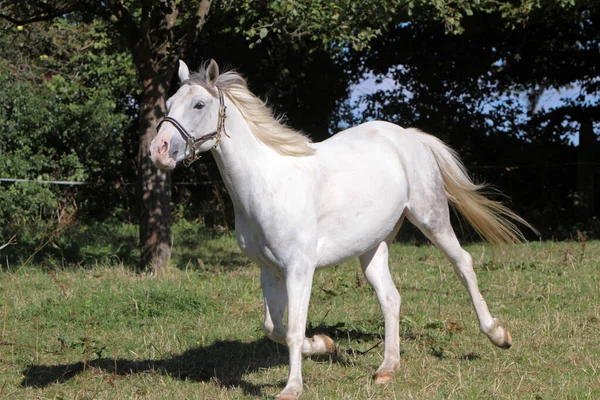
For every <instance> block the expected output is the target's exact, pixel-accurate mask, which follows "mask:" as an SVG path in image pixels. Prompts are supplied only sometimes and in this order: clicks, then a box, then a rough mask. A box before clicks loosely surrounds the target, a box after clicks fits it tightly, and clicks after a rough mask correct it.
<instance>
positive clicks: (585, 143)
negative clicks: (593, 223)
mask: <svg viewBox="0 0 600 400" xmlns="http://www.w3.org/2000/svg"><path fill="white" fill-rule="evenodd" d="M596 145H597V140H596V135H595V134H594V127H593V124H592V119H591V118H586V119H584V120H583V121H581V126H580V128H579V146H578V148H577V153H578V154H577V159H578V160H577V161H578V166H577V192H578V194H579V196H578V201H579V204H578V207H577V209H578V211H579V212H578V214H579V215H578V218H579V219H580V222H587V221H588V219H589V218H591V217H592V216H594V215H595V211H596V210H595V199H594V191H595V187H594V186H595V185H594V183H595V182H594V173H595V165H594V163H595V162H596V161H597V160H596Z"/></svg>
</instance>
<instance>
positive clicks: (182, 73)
mask: <svg viewBox="0 0 600 400" xmlns="http://www.w3.org/2000/svg"><path fill="white" fill-rule="evenodd" d="M189 78H190V69H189V68H188V66H187V65H186V63H184V62H183V61H181V60H179V83H183V82H184V81H187V80H188V79H189Z"/></svg>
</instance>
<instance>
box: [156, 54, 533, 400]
mask: <svg viewBox="0 0 600 400" xmlns="http://www.w3.org/2000/svg"><path fill="white" fill-rule="evenodd" d="M179 79H180V80H181V87H180V88H179V90H178V91H177V93H175V95H173V97H171V98H170V99H169V100H168V101H167V113H168V117H166V118H165V119H164V120H163V121H162V122H161V124H160V125H159V127H158V134H157V135H156V137H155V138H154V140H153V142H152V144H151V147H150V155H151V157H152V160H153V162H154V163H155V165H157V166H158V167H160V168H166V169H172V168H174V167H175V165H176V163H177V162H179V161H185V160H187V161H188V162H190V161H193V160H194V159H196V158H197V156H198V154H200V153H202V152H205V151H208V150H212V153H213V155H214V157H215V159H216V161H217V164H218V166H219V170H220V171H221V175H222V177H223V180H224V182H225V185H226V186H227V190H228V191H229V194H230V195H231V198H232V200H233V204H234V209H235V229H236V234H237V240H238V243H239V245H240V247H241V249H242V251H243V252H244V253H245V254H246V255H247V256H248V257H249V258H250V259H252V260H253V261H254V262H256V263H257V264H258V265H259V266H260V269H261V275H260V278H261V284H262V289H263V294H264V300H265V320H264V331H265V333H266V335H267V336H268V337H269V338H270V339H272V340H274V341H275V342H277V343H281V344H284V345H287V346H288V348H289V358H290V370H289V377H288V381H287V384H286V386H285V388H284V389H283V391H282V392H281V393H280V394H279V398H280V399H297V398H298V397H299V396H300V394H301V393H302V373H301V360H302V357H303V356H309V355H315V354H327V353H331V352H333V351H334V349H335V345H334V342H333V340H332V339H331V338H329V337H327V336H325V335H316V336H313V337H311V338H307V337H305V329H306V319H307V312H308V305H309V298H310V293H311V286H312V279H313V274H314V272H315V270H316V269H317V268H322V267H326V266H330V265H335V264H339V263H342V262H344V261H345V260H348V259H349V258H352V257H358V258H359V260H360V265H361V267H362V269H363V271H364V274H365V276H366V278H367V280H368V281H369V283H370V284H371V285H372V286H373V288H374V290H375V292H376V294H377V298H378V300H379V303H380V305H381V309H382V311H383V316H384V319H385V347H384V359H383V363H382V364H381V366H380V367H379V369H377V371H376V373H375V375H374V379H375V381H376V382H377V383H385V382H388V381H390V380H391V379H392V378H393V377H394V375H395V373H396V371H397V370H398V368H399V362H400V352H399V341H400V338H399V314H400V295H399V294H398V291H397V289H396V287H395V286H394V282H393V279H392V276H391V274H390V271H389V268H388V248H389V246H390V243H391V242H392V241H393V239H394V236H395V235H396V233H397V232H398V230H399V229H400V225H401V224H402V221H403V220H404V218H405V217H406V218H407V219H408V220H409V221H410V222H412V223H413V224H414V225H416V226H417V227H418V228H419V229H420V230H421V231H422V232H423V233H424V234H425V235H426V236H427V237H428V238H429V239H431V241H432V242H433V243H435V245H436V246H437V247H439V248H440V250H441V251H442V252H443V253H444V254H445V256H446V257H447V258H448V260H449V261H450V262H451V263H452V265H453V266H454V271H455V272H456V275H457V276H458V277H459V278H460V280H461V282H462V283H463V284H464V286H465V287H466V288H467V291H468V293H469V296H470V298H471V301H472V303H473V307H474V308H475V311H476V313H477V318H478V319H479V329H480V330H481V332H483V333H484V334H485V335H486V336H487V337H488V338H489V339H490V340H491V342H492V343H493V344H495V345H496V346H499V347H501V348H504V349H507V348H509V347H510V346H511V344H512V341H511V337H510V334H509V333H508V331H507V330H506V329H504V328H503V327H502V326H501V325H500V324H499V323H498V320H497V319H495V318H493V317H492V315H491V314H490V312H489V310H488V307H487V304H486V302H485V301H484V299H483V297H482V295H481V293H480V292H479V289H478V286H477V278H476V276H475V273H474V271H473V261H472V258H471V256H470V255H469V253H467V252H466V251H464V250H463V249H462V248H461V246H460V244H459V242H458V240H457V238H456V235H455V233H454V230H453V229H452V226H451V225H450V218H449V209H448V203H451V204H452V205H453V206H455V207H456V208H457V209H458V210H459V211H460V212H461V213H462V215H464V216H465V217H466V219H467V220H468V221H469V222H470V223H471V224H472V225H473V226H474V228H475V229H476V230H477V231H478V232H479V233H480V234H481V235H482V236H483V238H485V239H487V240H488V241H490V242H492V243H512V242H517V241H520V240H521V239H522V235H521V233H520V232H519V230H518V229H517V228H516V227H515V225H514V224H513V223H512V222H510V221H509V219H512V220H514V221H518V222H519V223H523V224H525V225H526V226H529V225H528V224H527V223H526V222H525V221H524V220H522V219H521V218H520V217H518V216H517V215H515V214H514V213H513V212H511V211H510V210H508V209H507V208H506V207H504V206H503V205H501V204H500V203H497V202H494V201H492V200H489V199H487V198H485V197H484V196H482V195H481V194H480V193H479V189H480V188H481V186H478V185H475V184H474V183H473V182H472V181H471V180H470V179H469V177H468V176H467V173H466V171H465V168H464V166H463V165H462V164H461V162H460V161H459V159H458V158H457V156H456V154H455V153H454V152H453V151H452V150H451V149H449V148H448V147H447V146H446V145H445V144H443V143H442V142H441V141H440V140H438V139H436V138H435V137H433V136H430V135H427V134H425V133H422V132H420V131H418V130H416V129H403V128H401V127H399V126H397V125H393V124H391V123H387V122H381V121H375V122H368V123H365V124H362V125H359V126H357V127H354V128H351V129H348V130H345V131H343V132H340V133H338V134H337V135H334V136H332V137H331V138H329V139H327V140H325V141H323V142H321V143H311V141H310V140H309V139H308V138H307V137H305V136H304V135H302V134H300V133H299V132H296V131H294V130H292V129H290V128H288V127H286V126H284V125H283V124H281V123H280V121H279V120H278V119H276V118H274V117H273V113H272V112H271V110H270V109H269V108H268V107H267V106H266V105H265V103H263V102H262V101H261V100H260V99H258V98H257V97H256V96H254V95H253V94H252V93H251V92H250V91H249V90H248V88H247V86H246V81H245V80H244V79H243V78H242V77H241V76H240V75H239V74H237V73H235V72H226V73H223V74H219V68H218V66H217V64H216V63H215V62H214V61H212V60H211V62H210V64H209V65H208V67H206V68H203V70H202V71H201V72H199V73H197V74H192V75H190V72H189V69H188V67H187V66H186V65H185V63H183V62H180V65H179ZM225 117H227V119H225ZM215 127H216V129H215ZM286 307H287V308H288V319H287V330H286V327H285V325H284V322H283V315H284V311H285V309H286Z"/></svg>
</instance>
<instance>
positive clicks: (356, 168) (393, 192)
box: [317, 149, 408, 267]
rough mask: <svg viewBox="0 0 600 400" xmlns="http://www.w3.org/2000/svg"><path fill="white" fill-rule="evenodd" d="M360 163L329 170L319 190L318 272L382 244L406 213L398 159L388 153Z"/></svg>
mask: <svg viewBox="0 0 600 400" xmlns="http://www.w3.org/2000/svg"><path fill="white" fill-rule="evenodd" d="M382 153H384V154H382ZM359 160H360V162H356V161H353V162H350V163H348V164H346V166H345V168H342V169H337V168H335V167H334V168H333V169H332V170H331V171H330V176H326V177H325V179H324V181H323V182H322V183H323V184H322V185H321V186H320V187H321V196H320V202H319V204H318V211H317V215H318V231H319V239H318V242H317V257H318V258H317V259H318V266H319V267H322V266H328V265H333V264H338V263H340V262H343V261H344V260H347V259H349V258H353V257H357V256H359V255H361V254H363V253H364V252H365V251H367V250H369V249H371V248H373V247H374V246H376V245H377V244H379V243H381V242H382V241H383V240H385V239H386V238H387V237H388V236H389V235H390V234H392V232H393V231H394V228H395V227H396V225H397V223H398V221H399V220H400V218H401V217H402V213H403V212H404V209H405V207H406V204H407V201H408V200H407V199H408V184H407V181H406V179H405V176H404V174H403V167H402V163H401V161H400V159H399V158H398V155H397V153H395V152H394V151H392V149H388V150H386V151H383V152H382V151H377V152H374V153H373V155H372V156H371V157H367V156H366V154H365V153H364V152H363V153H362V154H361V155H360V156H359ZM338 165H340V164H338Z"/></svg>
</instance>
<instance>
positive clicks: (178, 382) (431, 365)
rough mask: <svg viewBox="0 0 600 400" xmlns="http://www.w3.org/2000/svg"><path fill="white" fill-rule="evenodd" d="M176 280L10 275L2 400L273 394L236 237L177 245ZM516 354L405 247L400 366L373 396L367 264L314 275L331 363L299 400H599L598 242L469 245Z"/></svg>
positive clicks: (254, 292) (178, 240)
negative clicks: (496, 341) (333, 350)
mask: <svg viewBox="0 0 600 400" xmlns="http://www.w3.org/2000/svg"><path fill="white" fill-rule="evenodd" d="M175 246H176V247H175V248H176V251H175V254H174V256H173V260H174V262H173V263H174V267H173V268H171V269H170V270H169V271H168V272H167V273H165V275H164V276H162V277H160V278H155V277H152V276H149V275H136V274H135V273H133V272H131V268H130V267H129V266H127V265H125V266H122V265H121V266H119V265H116V266H115V265H109V264H89V265H81V266H79V267H77V268H73V267H61V266H57V264H58V263H56V262H52V260H49V261H47V262H44V263H42V264H29V265H26V266H24V267H22V268H19V267H18V266H14V265H13V266H11V267H10V268H7V267H6V265H5V266H3V270H2V272H0V289H1V292H0V293H1V297H0V398H18V399H34V398H39V399H92V398H93V399H117V398H119V399H120V398H132V399H133V398H140V399H142V398H143V399H168V398H171V399H232V398H233V399H235V398H262V397H273V396H275V395H276V394H277V393H278V392H279V391H280V390H281V389H282V388H283V386H284V385H285V381H286V378H287V371H288V368H287V350H286V349H285V348H284V347H282V346H279V345H276V344H274V343H272V342H270V341H268V340H266V339H264V336H263V333H262V317H263V304H262V295H261V291H260V283H259V271H258V268H257V267H256V266H254V265H252V264H250V263H248V261H247V260H246V259H245V258H244V257H243V256H242V255H241V254H240V253H239V251H238V249H237V245H236V243H235V240H234V239H232V238H229V237H217V238H212V239H211V238H203V239H202V240H198V243H196V241H195V240H194V239H193V238H192V237H189V235H184V234H181V235H179V236H176V237H175ZM467 250H468V251H470V252H471V254H472V255H473V258H474V260H475V261H476V265H477V266H476V272H477V274H478V278H479V284H480V288H481V290H482V293H483V295H484V297H485V298H486V300H487V302H488V304H489V306H490V309H491V311H492V314H493V315H495V316H497V317H499V318H501V319H502V320H503V321H504V322H505V326H506V327H507V328H508V329H509V330H510V331H511V333H512V336H513V340H514V346H513V348H512V349H510V350H508V351H503V350H500V349H497V348H495V347H494V346H493V345H492V344H491V343H489V341H488V340H487V338H486V337H485V336H484V335H482V334H480V333H479V331H478V328H477V321H476V317H475V313H474V311H473V310H472V307H471V305H470V302H469V300H468V296H467V293H466V291H465V290H464V289H463V287H462V286H461V285H460V283H459V282H458V280H457V279H456V278H455V277H454V275H453V273H452V269H451V267H450V265H449V264H448V263H447V262H446V261H445V260H444V259H443V257H442V256H441V254H440V253H439V252H438V251H437V250H436V249H435V248H433V247H430V246H421V247H412V246H406V245H401V244H395V245H394V246H393V247H392V252H391V268H392V271H393V276H394V278H395V280H396V283H397V286H398V288H399V289H400V291H401V294H402V305H403V307H402V322H401V349H402V357H401V360H402V366H401V370H400V371H399V373H398V376H397V378H396V380H395V381H394V382H392V383H390V384H388V385H384V386H376V385H374V384H373V383H372V381H371V378H370V377H371V374H372V373H373V372H374V371H375V369H376V368H377V367H378V366H379V363H380V362H381V357H382V351H383V343H381V335H382V334H383V319H382V316H381V311H380V309H379V305H378V304H377V301H376V299H375V295H374V293H373V291H372V289H371V288H370V287H369V286H368V284H367V283H366V282H365V279H364V277H363V276H362V274H361V272H360V269H359V267H358V264H357V262H352V263H349V264H348V265H344V266H339V267H334V268H331V269H328V270H325V271H321V272H319V273H317V275H316V276H315V281H314V285H313V293H312V301H311V306H310V311H309V331H310V332H313V333H314V332H326V333H328V334H330V335H331V336H332V337H334V339H335V341H336V343H337V345H338V347H339V350H338V353H337V354H336V355H335V356H333V357H321V358H314V359H308V360H305V361H304V364H303V375H304V381H305V392H304V396H303V398H305V399H393V398H397V399H408V398H415V399H441V398H464V399H472V398H514V399H524V398H525V399H529V398H531V399H562V398H568V399H578V398H590V399H597V398H600V279H599V276H600V264H599V262H600V242H588V243H586V244H582V243H575V242H571V243H551V242H547V243H530V244H526V245H519V246H512V247H509V248H507V249H503V250H502V249H495V250H494V249H493V248H491V247H489V246H483V245H471V246H467Z"/></svg>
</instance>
